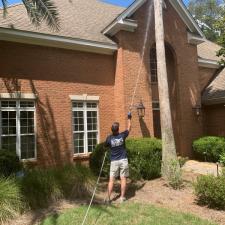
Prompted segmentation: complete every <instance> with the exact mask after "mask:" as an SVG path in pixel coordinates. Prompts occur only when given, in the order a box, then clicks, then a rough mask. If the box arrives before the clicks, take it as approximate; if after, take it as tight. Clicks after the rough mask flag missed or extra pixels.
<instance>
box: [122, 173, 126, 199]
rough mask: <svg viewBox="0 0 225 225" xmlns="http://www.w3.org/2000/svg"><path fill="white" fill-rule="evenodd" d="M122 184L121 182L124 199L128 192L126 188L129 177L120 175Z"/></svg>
mask: <svg viewBox="0 0 225 225" xmlns="http://www.w3.org/2000/svg"><path fill="white" fill-rule="evenodd" d="M120 184H121V199H124V198H125V194H126V188H127V178H126V177H120Z"/></svg>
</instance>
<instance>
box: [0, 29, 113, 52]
mask: <svg viewBox="0 0 225 225" xmlns="http://www.w3.org/2000/svg"><path fill="white" fill-rule="evenodd" d="M0 40H3V41H12V42H18V43H24V44H33V45H40V46H49V47H56V48H63V49H71V50H77V51H83V52H91V53H99V54H106V55H113V53H114V52H115V51H116V50H117V45H116V44H106V43H101V42H94V41H88V40H83V39H76V38H68V37H62V36H56V35H49V34H41V33H35V32H29V31H21V30H14V29H8V28H0Z"/></svg>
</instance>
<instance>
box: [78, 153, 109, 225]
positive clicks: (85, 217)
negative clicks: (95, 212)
mask: <svg viewBox="0 0 225 225" xmlns="http://www.w3.org/2000/svg"><path fill="white" fill-rule="evenodd" d="M106 155H107V151H106V152H105V155H104V158H103V161H102V166H101V169H100V172H99V175H98V179H97V182H96V185H95V189H94V192H93V194H92V197H91V201H90V203H89V206H88V208H87V211H86V214H85V216H84V220H83V222H82V225H84V224H85V221H86V219H87V216H88V213H89V210H90V208H91V205H92V202H93V200H94V197H95V192H96V190H97V187H98V184H99V181H100V177H101V175H102V170H103V167H104V164H105V159H106Z"/></svg>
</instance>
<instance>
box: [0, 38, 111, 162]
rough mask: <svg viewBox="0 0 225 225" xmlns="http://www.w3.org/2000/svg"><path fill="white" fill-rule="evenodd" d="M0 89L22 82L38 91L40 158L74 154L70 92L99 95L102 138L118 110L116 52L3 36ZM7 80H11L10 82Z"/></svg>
mask: <svg viewBox="0 0 225 225" xmlns="http://www.w3.org/2000/svg"><path fill="white" fill-rule="evenodd" d="M0 49H1V51H0V57H1V59H2V60H1V62H0V77H2V79H1V80H0V92H1V93H5V92H10V91H11V90H13V89H14V87H13V82H12V80H13V79H12V78H17V79H19V81H20V82H21V91H22V92H23V93H37V94H38V100H37V142H38V143H37V144H38V145H37V146H38V149H37V158H38V163H39V164H48V165H49V164H55V163H58V162H65V161H71V160H72V125H71V120H72V107H71V100H70V98H69V95H82V94H88V95H97V96H100V101H99V110H100V131H101V132H100V139H101V141H102V140H104V139H105V136H106V135H107V134H108V133H109V132H110V126H111V123H112V122H113V121H114V120H115V116H114V110H113V109H114V85H115V62H114V60H115V59H114V56H106V55H98V54H88V53H81V52H76V51H69V50H62V49H56V48H46V47H40V46H32V45H24V44H16V43H10V42H3V41H2V42H0ZM6 84H8V85H6Z"/></svg>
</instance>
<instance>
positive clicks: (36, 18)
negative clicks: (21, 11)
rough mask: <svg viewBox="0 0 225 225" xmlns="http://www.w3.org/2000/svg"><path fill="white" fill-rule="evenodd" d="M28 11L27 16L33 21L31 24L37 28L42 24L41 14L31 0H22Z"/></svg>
mask: <svg viewBox="0 0 225 225" xmlns="http://www.w3.org/2000/svg"><path fill="white" fill-rule="evenodd" d="M22 2H23V4H24V6H25V8H26V10H27V14H28V16H29V18H30V20H31V22H32V23H33V24H34V25H35V26H39V25H40V23H41V18H40V14H39V12H38V11H37V10H36V8H35V6H34V4H33V2H31V1H30V0H22Z"/></svg>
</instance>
